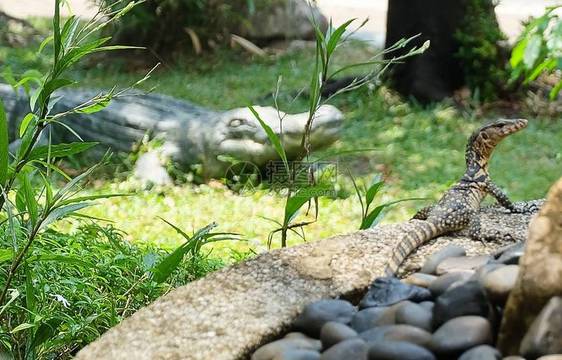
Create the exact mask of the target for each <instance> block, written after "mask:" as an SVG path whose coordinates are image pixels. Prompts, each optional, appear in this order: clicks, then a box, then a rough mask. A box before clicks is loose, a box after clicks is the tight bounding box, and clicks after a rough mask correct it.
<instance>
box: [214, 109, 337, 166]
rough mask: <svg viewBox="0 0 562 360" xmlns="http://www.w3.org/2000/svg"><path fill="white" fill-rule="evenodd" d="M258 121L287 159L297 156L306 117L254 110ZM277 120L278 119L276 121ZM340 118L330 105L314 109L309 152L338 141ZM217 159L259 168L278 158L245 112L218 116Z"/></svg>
mask: <svg viewBox="0 0 562 360" xmlns="http://www.w3.org/2000/svg"><path fill="white" fill-rule="evenodd" d="M254 109H255V110H256V112H257V113H258V114H259V115H260V118H261V120H262V121H263V122H264V123H265V124H267V126H269V127H270V128H271V130H273V132H274V133H275V134H276V135H277V136H278V137H280V139H281V140H282V143H283V147H284V149H285V152H286V154H287V157H288V158H289V159H292V158H295V157H296V156H297V155H298V154H300V153H301V142H302V137H303V133H304V128H305V126H306V122H307V120H308V117H309V114H308V113H300V114H293V115H291V114H285V113H283V112H280V111H277V110H276V109H275V108H272V107H261V106H256V107H254ZM279 119H282V121H280V120H279ZM342 122H343V114H342V113H341V112H340V111H339V110H338V109H336V108H335V107H333V106H331V105H324V106H322V107H320V109H318V111H317V113H316V115H315V119H314V121H313V126H312V130H311V133H310V143H311V146H312V149H313V150H318V149H321V148H324V147H326V146H329V145H330V144H332V143H333V142H334V141H336V140H337V139H338V135H339V132H340V129H341V125H342ZM219 133H220V137H221V138H222V139H221V140H220V141H219V143H218V146H217V155H226V156H230V157H233V158H236V159H238V160H242V161H249V162H252V163H254V164H255V165H256V166H258V167H263V166H264V165H265V164H267V163H268V162H269V161H274V160H278V159H279V157H278V155H277V152H276V151H275V149H274V147H273V145H271V142H270V141H269V138H268V137H267V134H266V132H265V130H264V129H263V128H262V126H261V125H260V122H259V121H258V120H257V119H256V117H255V116H254V114H253V113H252V112H251V111H250V110H249V109H247V108H239V109H234V110H231V111H227V112H226V113H224V114H223V115H222V119H221V125H220V130H219Z"/></svg>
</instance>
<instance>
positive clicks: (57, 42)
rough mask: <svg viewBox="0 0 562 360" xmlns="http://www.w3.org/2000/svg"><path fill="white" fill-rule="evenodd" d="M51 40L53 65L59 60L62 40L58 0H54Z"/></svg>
mask: <svg viewBox="0 0 562 360" xmlns="http://www.w3.org/2000/svg"><path fill="white" fill-rule="evenodd" d="M53 40H54V47H55V66H56V64H57V62H58V60H59V57H60V52H61V47H62V42H61V36H60V0H55V15H54V16H53Z"/></svg>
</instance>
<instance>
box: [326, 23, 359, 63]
mask: <svg viewBox="0 0 562 360" xmlns="http://www.w3.org/2000/svg"><path fill="white" fill-rule="evenodd" d="M354 21H355V19H351V20H348V21H346V22H345V23H343V24H341V25H340V26H339V27H338V28H337V29H336V30H334V31H333V32H332V33H331V34H330V35H329V37H327V39H328V44H327V45H326V53H327V55H328V57H330V56H331V55H332V54H333V52H334V50H335V49H336V46H338V43H339V41H340V39H341V37H342V35H343V34H344V33H345V31H346V30H347V27H348V26H349V25H350V24H351V23H352V22H354Z"/></svg>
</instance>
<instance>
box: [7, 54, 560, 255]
mask: <svg viewBox="0 0 562 360" xmlns="http://www.w3.org/2000/svg"><path fill="white" fill-rule="evenodd" d="M338 51H339V56H338V57H336V59H335V66H338V65H342V64H349V63H352V62H355V61H360V60H364V59H365V57H366V56H368V55H370V54H371V52H372V51H371V50H369V49H367V48H365V47H364V46H362V45H358V44H352V45H349V46H345V47H342V48H340V49H339V50H338ZM0 62H6V63H8V64H10V65H11V66H12V68H13V69H14V72H16V73H17V72H23V71H24V70H26V69H27V68H28V67H29V66H38V67H42V66H45V64H44V63H42V62H41V61H37V60H35V59H34V57H33V56H32V52H31V51H30V50H29V49H7V48H1V47H0ZM155 62H156V61H155ZM312 64H313V50H311V49H304V50H298V51H292V52H288V53H285V54H283V55H278V56H274V57H271V58H267V59H253V58H250V57H248V56H247V55H246V54H242V53H239V52H237V51H224V52H219V53H216V54H213V55H204V56H202V57H197V58H194V57H190V58H183V59H177V60H175V61H174V62H172V63H166V64H163V65H162V66H160V68H159V69H158V70H157V71H156V72H155V73H154V74H153V76H152V78H151V79H150V80H149V81H148V82H147V83H146V84H144V86H145V87H146V88H152V87H156V91H157V92H161V93H164V94H169V95H172V96H176V97H178V98H183V99H186V100H190V101H193V102H195V103H198V104H200V105H204V106H208V107H212V108H216V109H228V108H231V107H238V106H246V105H248V104H260V105H272V101H271V99H270V98H267V96H266V95H267V94H270V93H272V92H274V90H275V87H276V84H277V81H278V79H279V77H281V79H282V82H281V88H282V90H281V96H280V100H281V103H280V106H281V109H282V110H284V111H302V110H304V108H305V106H306V101H305V100H298V101H296V102H295V103H294V104H293V106H292V107H288V105H287V104H288V99H289V98H290V96H289V95H291V94H293V93H294V92H296V91H298V90H299V89H300V88H302V87H304V86H306V85H307V84H308V82H309V80H308V79H309V76H310V75H309V74H310V71H311V69H312ZM130 70H131V66H130V64H128V60H127V58H121V59H117V60H114V61H112V62H111V63H108V62H107V61H103V62H98V64H97V65H95V66H93V67H89V68H83V69H79V70H77V71H75V72H74V73H73V75H74V77H75V78H76V79H79V80H80V81H81V86H85V87H99V88H109V87H111V86H113V85H114V84H120V85H127V84H130V83H133V82H134V81H135V80H137V79H139V78H141V77H142V76H143V75H144V72H145V70H142V71H141V70H139V71H135V70H134V71H130ZM332 103H333V104H334V105H336V106H338V107H339V108H340V109H341V110H342V111H344V113H345V116H346V118H345V125H344V129H343V132H342V137H341V140H340V141H338V142H337V143H336V144H335V145H334V147H333V148H332V149H331V150H334V149H338V150H344V149H358V148H376V150H375V151H372V152H368V153H360V154H357V155H355V156H352V157H351V158H341V159H339V160H338V183H339V185H340V196H339V197H338V198H337V199H321V202H320V216H319V218H318V221H317V222H316V223H315V224H312V225H310V226H308V227H306V229H305V234H306V239H307V240H309V241H311V240H317V239H321V238H325V237H328V236H331V235H335V234H339V233H345V232H350V231H353V230H355V229H357V227H358V226H359V223H360V205H359V202H358V201H357V199H356V198H355V196H354V194H353V187H352V185H351V182H350V180H349V177H348V175H347V172H348V169H349V171H350V172H351V173H352V174H353V175H354V176H355V177H357V178H358V179H359V181H360V182H363V183H368V182H369V181H370V180H371V179H372V178H373V177H374V176H376V175H377V174H380V173H382V174H383V175H384V177H385V179H386V181H387V186H386V187H385V191H384V194H383V195H382V197H381V198H380V199H378V201H379V202H385V201H390V200H394V199H398V198H406V197H428V198H430V199H437V198H438V197H439V194H440V193H441V192H442V191H444V190H445V189H446V188H447V187H448V186H449V185H450V184H451V183H453V182H454V181H456V180H457V179H458V178H459V177H460V176H461V175H462V173H463V170H464V159H463V157H464V146H465V142H466V139H467V137H468V136H469V135H470V133H471V132H472V131H473V130H474V129H476V128H478V127H479V126H480V125H481V124H482V123H484V122H486V121H489V120H493V119H495V118H496V117H497V115H494V113H488V114H486V115H485V116H484V117H480V116H478V117H477V116H475V115H474V113H471V112H469V111H466V110H458V109H457V108H455V107H454V106H452V105H451V104H448V103H440V104H435V105H433V106H429V107H426V108H422V107H420V106H417V105H411V104H409V103H407V102H404V101H402V100H400V99H398V98H397V97H396V96H395V95H392V93H391V92H389V91H388V90H386V89H384V88H380V87H379V88H376V89H374V90H368V89H362V90H359V91H356V92H353V93H349V94H344V95H342V96H340V97H339V98H337V99H335V101H333V102H332ZM524 115H525V114H521V116H522V117H523V116H524ZM529 120H530V124H529V127H528V128H527V129H526V130H525V131H523V132H521V133H518V134H516V135H514V136H511V137H510V138H508V139H507V140H506V141H504V142H503V143H502V144H501V145H500V146H499V147H498V149H497V151H496V153H495V156H494V158H493V161H492V165H491V174H492V178H493V179H494V180H495V181H496V182H497V183H498V184H499V185H500V186H501V187H502V188H504V189H506V190H507V192H508V193H509V194H510V195H511V196H512V197H513V198H514V199H515V200H524V199H533V198H540V197H543V196H544V194H545V192H546V191H547V189H548V187H549V185H550V184H552V183H553V182H554V181H555V180H556V179H557V178H558V177H560V176H561V175H562V146H561V144H562V121H561V119H537V118H529ZM131 189H135V188H134V187H132V184H131V182H129V181H124V182H123V181H120V180H109V181H104V182H103V183H102V184H101V185H100V184H99V183H98V184H97V185H96V187H95V188H91V189H87V191H91V192H100V191H108V192H121V191H123V190H126V191H129V190H131ZM135 191H136V194H135V196H131V197H124V198H113V199H110V200H106V201H102V202H100V205H98V206H96V207H94V208H92V209H90V210H88V212H87V213H88V214H89V215H93V216H98V217H102V218H106V219H111V220H112V221H114V222H115V224H116V226H117V227H118V228H120V229H122V230H124V231H125V232H127V234H128V238H129V239H130V240H131V241H135V242H153V243H157V244H161V245H162V246H165V247H167V246H175V245H177V244H178V243H179V242H180V241H181V239H180V237H179V236H177V234H175V232H174V230H172V229H171V228H169V227H168V226H167V225H166V224H164V222H163V221H161V220H160V219H158V217H162V218H164V219H166V220H168V221H170V222H172V223H175V224H177V225H179V226H180V227H182V228H183V229H185V230H186V231H188V232H189V231H191V230H193V229H197V228H200V227H202V226H204V225H206V224H208V223H210V222H211V221H216V222H217V223H219V225H220V227H219V229H220V230H222V231H232V232H237V233H240V234H242V235H243V236H244V238H246V239H248V240H249V241H248V242H247V243H237V244H234V243H223V244H217V245H216V246H215V247H216V252H218V253H219V254H227V253H228V251H229V250H228V249H229V248H234V249H236V250H238V251H245V250H247V249H248V247H250V248H252V249H254V250H257V251H260V250H263V249H265V244H266V242H267V237H268V234H269V232H270V231H272V230H273V229H275V224H273V223H271V222H269V221H268V220H265V219H264V218H263V217H268V218H274V219H279V220H281V218H282V215H283V205H284V199H283V198H282V197H280V196H277V195H274V194H270V193H267V192H266V191H258V192H256V193H255V194H253V195H251V196H240V195H238V194H235V193H233V192H231V191H229V190H228V189H226V188H224V187H222V186H215V185H213V183H212V184H210V185H200V186H199V185H194V184H184V185H179V186H174V187H169V188H164V189H153V190H146V191H145V190H135ZM426 203H427V201H426V202H424V201H418V202H406V203H401V204H398V205H396V206H395V207H393V208H391V209H390V210H389V211H388V212H387V214H386V216H385V218H384V220H383V221H384V222H395V221H401V220H405V219H406V218H408V217H409V216H411V215H412V214H413V213H414V212H415V210H416V209H417V208H420V207H422V206H423V205H425V204H426ZM67 226H69V225H68V224H67V225H66V226H65V227H67ZM70 226H75V225H70ZM301 241H302V239H300V238H299V237H298V236H297V235H295V234H290V237H289V243H290V244H294V243H298V242H301Z"/></svg>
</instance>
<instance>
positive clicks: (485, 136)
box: [482, 132, 488, 140]
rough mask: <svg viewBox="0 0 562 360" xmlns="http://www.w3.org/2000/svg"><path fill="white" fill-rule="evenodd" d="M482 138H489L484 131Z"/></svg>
mask: <svg viewBox="0 0 562 360" xmlns="http://www.w3.org/2000/svg"><path fill="white" fill-rule="evenodd" d="M482 139H484V140H488V134H486V133H485V132H483V133H482Z"/></svg>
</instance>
